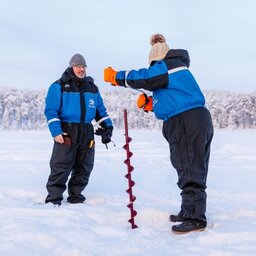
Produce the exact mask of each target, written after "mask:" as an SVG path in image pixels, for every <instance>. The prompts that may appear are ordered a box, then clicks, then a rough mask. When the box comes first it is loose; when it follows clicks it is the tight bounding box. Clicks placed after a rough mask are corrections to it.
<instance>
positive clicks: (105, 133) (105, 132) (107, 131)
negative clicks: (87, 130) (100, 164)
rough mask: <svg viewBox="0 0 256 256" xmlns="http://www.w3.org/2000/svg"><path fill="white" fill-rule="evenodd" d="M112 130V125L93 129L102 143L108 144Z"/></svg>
mask: <svg viewBox="0 0 256 256" xmlns="http://www.w3.org/2000/svg"><path fill="white" fill-rule="evenodd" d="M112 131H113V127H112V126H109V127H105V128H98V129H97V130H96V131H95V135H100V136H101V142H102V143H103V144H108V143H109V142H110V141H111V137H112Z"/></svg>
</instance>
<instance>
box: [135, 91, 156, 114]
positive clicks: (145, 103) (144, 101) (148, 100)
mask: <svg viewBox="0 0 256 256" xmlns="http://www.w3.org/2000/svg"><path fill="white" fill-rule="evenodd" d="M137 107H138V108H142V109H144V111H145V112H148V111H153V98H152V96H149V97H148V96H147V94H146V93H142V94H141V95H140V96H139V98H138V100H137Z"/></svg>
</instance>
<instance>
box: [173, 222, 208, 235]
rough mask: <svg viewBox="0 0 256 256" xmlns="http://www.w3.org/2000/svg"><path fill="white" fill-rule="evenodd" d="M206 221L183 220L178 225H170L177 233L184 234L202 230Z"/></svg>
mask: <svg viewBox="0 0 256 256" xmlns="http://www.w3.org/2000/svg"><path fill="white" fill-rule="evenodd" d="M206 225H207V223H206V222H205V221H198V220H185V221H183V222H182V223H181V224H179V225H174V226H172V231H173V232H174V233H177V234H185V233H188V232H191V231H204V230H205V227H206Z"/></svg>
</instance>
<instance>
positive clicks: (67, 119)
mask: <svg viewBox="0 0 256 256" xmlns="http://www.w3.org/2000/svg"><path fill="white" fill-rule="evenodd" d="M86 67H87V65H86V62H85V59H84V57H83V56H82V55H81V54H75V55H74V56H73V57H72V58H71V60H70V62H69V67H68V68H67V69H66V70H65V72H64V73H63V74H62V76H61V78H60V79H59V80H57V81H56V82H54V83H53V84H52V85H51V86H50V88H49V90H48V94H47V97H46V106H45V116H46V118H47V122H48V126H49V130H50V132H51V135H52V137H53V138H54V146H53V152H52V156H51V160H50V168H51V172H50V175H49V178H48V182H47V184H46V187H47V191H48V195H47V197H46V199H45V203H53V204H56V205H60V204H61V201H62V200H63V192H64V191H65V190H66V182H67V180H68V177H69V175H70V173H71V177H70V179H69V181H68V198H67V201H68V202H69V203H83V202H84V201H85V197H84V196H83V195H82V191H83V190H84V189H85V187H86V186H87V184H88V182H89V177H90V174H91V171H92V169H93V165H94V146H95V143H94V128H93V125H92V123H91V122H92V120H94V119H95V120H96V121H97V123H98V124H99V125H100V128H99V129H98V130H97V131H96V133H95V134H97V135H101V141H102V143H104V144H107V143H109V142H110V141H111V136H112V130H113V124H112V121H111V119H110V117H109V116H108V114H107V111H106V108H105V106H104V103H103V100H102V97H101V95H100V92H99V89H98V87H97V86H96V85H95V84H94V80H93V79H92V78H91V77H90V76H86Z"/></svg>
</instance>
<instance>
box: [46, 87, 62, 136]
mask: <svg viewBox="0 0 256 256" xmlns="http://www.w3.org/2000/svg"><path fill="white" fill-rule="evenodd" d="M61 98H62V89H61V85H60V84H58V83H53V84H52V85H51V86H50V88H49V90H48V93H47V96H46V100H45V112H44V113H45V116H46V119H47V123H48V127H49V130H50V132H51V134H52V137H55V136H57V135H60V134H62V133H63V131H62V129H61V122H60V110H61Z"/></svg>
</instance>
